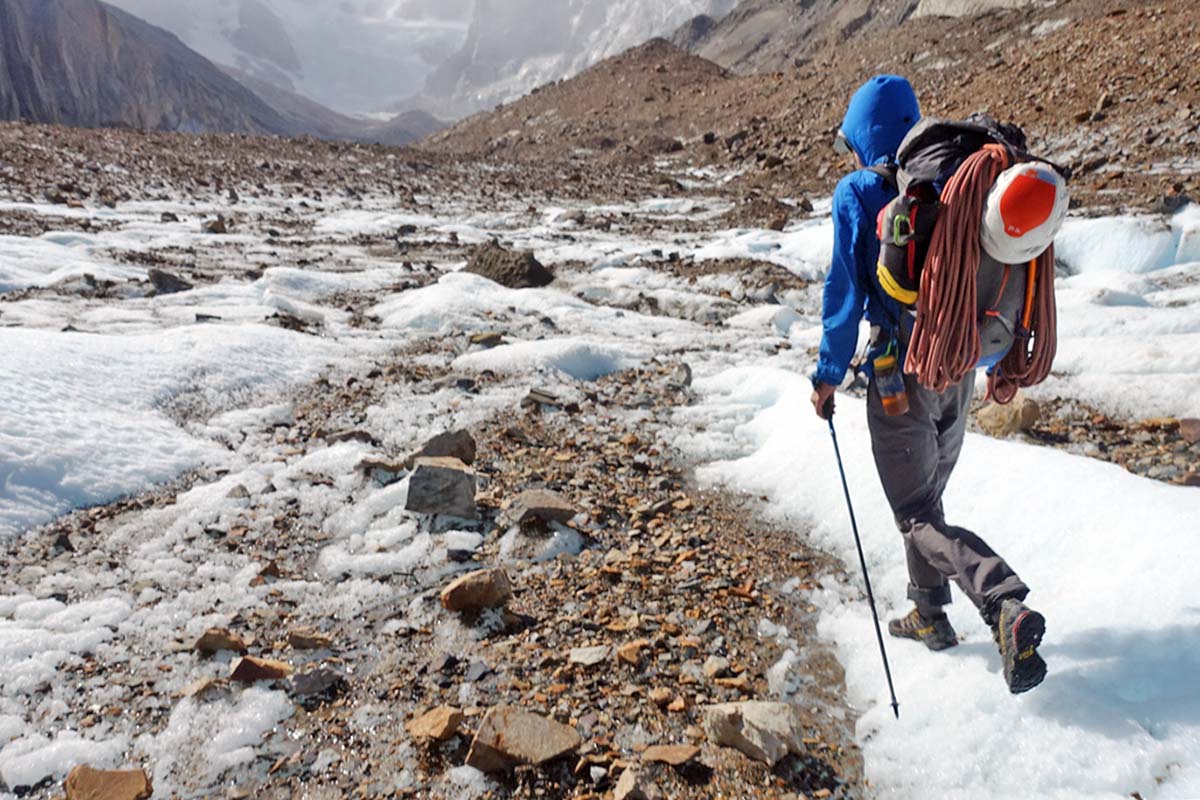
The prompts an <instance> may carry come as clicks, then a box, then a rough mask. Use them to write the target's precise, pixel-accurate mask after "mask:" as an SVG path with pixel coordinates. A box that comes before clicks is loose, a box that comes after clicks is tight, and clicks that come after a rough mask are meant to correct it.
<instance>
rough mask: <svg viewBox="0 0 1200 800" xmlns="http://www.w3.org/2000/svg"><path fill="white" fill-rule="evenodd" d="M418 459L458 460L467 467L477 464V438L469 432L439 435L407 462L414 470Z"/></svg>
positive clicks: (422, 446) (449, 432) (407, 466)
mask: <svg viewBox="0 0 1200 800" xmlns="http://www.w3.org/2000/svg"><path fill="white" fill-rule="evenodd" d="M418 458H457V459H458V460H459V461H461V462H463V463H464V464H466V465H467V466H471V465H472V464H474V463H475V437H474V436H472V435H471V434H470V433H469V432H467V431H447V432H446V433H439V434H438V435H437V436H434V437H433V438H432V439H430V440H429V441H428V442H426V443H425V444H423V445H421V449H420V450H418V451H417V452H415V453H413V454H412V455H411V456H409V457H408V459H407V460H406V461H405V464H404V465H405V467H406V468H407V469H412V468H413V465H414V464H415V463H416V461H417V459H418Z"/></svg>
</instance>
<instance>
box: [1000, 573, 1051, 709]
mask: <svg viewBox="0 0 1200 800" xmlns="http://www.w3.org/2000/svg"><path fill="white" fill-rule="evenodd" d="M1045 632H1046V618H1045V617H1043V616H1042V615H1041V614H1039V613H1038V612H1036V611H1033V610H1031V609H1030V608H1028V607H1027V606H1026V605H1025V604H1024V603H1022V602H1021V601H1020V600H1015V599H1013V598H1011V597H1009V598H1006V599H1005V600H1004V601H1003V602H1002V603H1001V604H1000V613H999V614H998V615H997V618H996V625H995V627H994V628H993V629H992V633H993V634H994V635H995V637H996V644H997V645H999V647H1000V658H1001V659H1002V660H1003V661H1004V680H1005V681H1007V682H1008V690H1009V691H1010V692H1012V693H1013V694H1021V693H1022V692H1028V691H1029V690H1030V689H1032V688H1033V687H1035V686H1037V685H1038V684H1039V683H1041V682H1042V680H1043V679H1044V678H1045V677H1046V662H1045V661H1043V660H1042V657H1041V656H1040V655H1038V651H1037V648H1038V645H1040V644H1041V643H1042V635H1043V634H1044V633H1045Z"/></svg>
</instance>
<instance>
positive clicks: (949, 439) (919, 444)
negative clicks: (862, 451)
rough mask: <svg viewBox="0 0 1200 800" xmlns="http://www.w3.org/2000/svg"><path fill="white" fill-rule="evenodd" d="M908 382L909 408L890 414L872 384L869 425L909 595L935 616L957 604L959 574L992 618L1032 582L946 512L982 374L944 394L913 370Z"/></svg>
mask: <svg viewBox="0 0 1200 800" xmlns="http://www.w3.org/2000/svg"><path fill="white" fill-rule="evenodd" d="M904 383H905V386H906V387H907V389H908V402H909V409H908V413H907V414H904V415H902V416H897V417H889V416H888V415H887V414H886V413H884V410H883V406H882V404H881V403H880V400H879V392H878V391H877V390H876V388H875V382H874V381H872V382H871V385H870V387H869V389H868V392H867V424H868V426H869V428H870V430H871V449H872V451H873V452H874V454H875V466H876V468H877V469H878V470H879V479H880V481H882V483H883V491H884V493H885V494H886V495H887V498H888V503H889V504H890V505H891V507H892V512H893V513H894V514H895V516H896V524H897V525H898V526H899V528H900V532H901V534H903V536H904V548H905V551H906V554H907V556H908V578H909V586H908V596H909V598H910V599H911V600H913V601H914V602H915V603H916V604H917V607H918V608H919V609H921V611H922V613H924V614H926V615H928V614H929V613H931V612H936V611H938V610H940V608H941V607H942V606H944V605H946V604H947V603H949V602H950V581H951V580H953V581H954V582H955V583H957V584H958V585H959V588H961V589H962V591H963V593H964V594H966V595H967V597H969V598H970V599H971V602H972V603H974V604H975V607H976V608H978V609H979V611H980V613H981V614H982V615H983V617H984V620H985V621H987V622H989V623H991V622H992V621H993V618H994V615H995V613H996V611H997V610H998V608H999V605H1000V601H1001V600H1003V599H1004V598H1006V597H1016V598H1018V599H1022V600H1023V599H1024V598H1025V595H1026V594H1028V593H1029V588H1028V587H1027V586H1025V584H1024V583H1022V582H1021V579H1020V578H1018V577H1017V574H1016V573H1015V572H1013V570H1012V568H1011V567H1009V566H1008V564H1007V563H1005V561H1004V559H1002V558H1001V557H1000V556H998V555H996V553H995V552H994V551H993V550H992V549H991V548H990V547H988V545H987V543H986V542H985V541H983V539H980V538H979V537H978V536H976V535H975V534H974V533H972V532H971V531H969V530H966V529H965V528H959V527H955V526H953V525H948V524H947V523H946V520H945V516H944V513H943V510H942V492H944V491H945V489H946V482H947V481H949V480H950V473H951V472H953V471H954V465H955V463H957V461H958V454H959V452H960V451H961V450H962V443H963V435H964V433H966V428H967V414H968V408H969V407H970V404H971V393H972V391H973V390H974V387H975V373H974V372H972V373H971V374H970V375H969V376H968V377H966V378H965V379H963V381H962V383H960V384H958V385H957V386H952V387H950V388H949V389H947V390H946V391H945V392H944V393H942V394H938V393H937V392H934V391H931V390H929V389H926V388H924V387H922V386H921V385H920V384H918V383H917V381H916V379H915V378H914V377H913V376H911V375H905V376H904Z"/></svg>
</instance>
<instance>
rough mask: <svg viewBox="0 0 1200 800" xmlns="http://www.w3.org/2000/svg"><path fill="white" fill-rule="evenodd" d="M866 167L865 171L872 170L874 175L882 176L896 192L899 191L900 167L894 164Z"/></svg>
mask: <svg viewBox="0 0 1200 800" xmlns="http://www.w3.org/2000/svg"><path fill="white" fill-rule="evenodd" d="M866 169H867V172H874V173H875V174H876V175H878V176H879V177H881V178H883V180H884V182H885V183H887V185H888V186H890V187H892V188H893V189H895V190H896V191H897V192H898V191H900V180H899V175H898V173H899V171H900V168H899V167H897V166H896V165H895V164H876V165H874V166H871V167H867V168H866Z"/></svg>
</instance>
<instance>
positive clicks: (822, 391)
mask: <svg viewBox="0 0 1200 800" xmlns="http://www.w3.org/2000/svg"><path fill="white" fill-rule="evenodd" d="M836 391H837V387H836V386H830V385H829V384H828V383H818V384H817V387H816V388H815V389H813V393H812V404H813V409H815V410H816V412H817V416H818V417H820V418H821V419H829V417H832V416H833V393H834V392H836ZM826 404H828V411H829V417H827V416H825V411H826Z"/></svg>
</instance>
